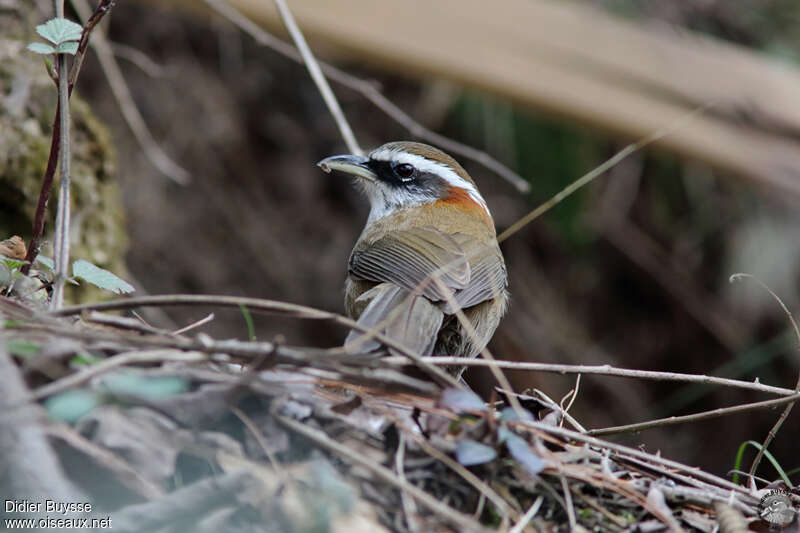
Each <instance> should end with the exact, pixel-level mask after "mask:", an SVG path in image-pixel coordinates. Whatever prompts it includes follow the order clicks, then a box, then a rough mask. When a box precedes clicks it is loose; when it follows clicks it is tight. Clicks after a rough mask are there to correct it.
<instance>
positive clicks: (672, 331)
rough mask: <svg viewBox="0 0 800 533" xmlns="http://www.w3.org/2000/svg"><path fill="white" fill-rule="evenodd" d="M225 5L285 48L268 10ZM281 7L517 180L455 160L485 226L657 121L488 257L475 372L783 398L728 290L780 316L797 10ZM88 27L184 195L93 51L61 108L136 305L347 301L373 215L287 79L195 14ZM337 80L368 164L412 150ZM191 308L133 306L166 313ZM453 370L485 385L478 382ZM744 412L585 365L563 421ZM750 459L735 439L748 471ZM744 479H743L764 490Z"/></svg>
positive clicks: (786, 457) (793, 457) (732, 434)
mask: <svg viewBox="0 0 800 533" xmlns="http://www.w3.org/2000/svg"><path fill="white" fill-rule="evenodd" d="M48 4H49V3H48V2H42V5H43V13H47V16H50V15H49V11H47V10H48V9H49V8H48ZM212 4H213V2H212ZM230 5H231V6H234V7H236V8H237V9H239V10H240V11H241V13H242V14H244V15H245V16H247V17H248V18H249V19H250V20H252V21H254V22H256V23H257V24H260V25H262V26H263V27H265V28H266V29H267V30H268V31H270V32H273V33H275V34H276V35H278V36H280V37H282V38H285V34H284V33H283V31H282V30H281V23H280V21H279V19H278V18H277V16H276V14H275V12H274V8H273V6H272V3H271V2H256V1H246V0H236V1H231V2H230ZM289 6H290V7H291V8H292V10H293V11H294V13H295V16H296V17H297V20H298V23H299V25H300V27H301V28H303V30H304V31H305V32H306V35H307V37H308V40H309V43H310V45H311V47H312V49H313V50H314V51H315V53H316V54H317V55H318V57H320V58H321V59H324V60H326V61H329V62H331V63H333V64H335V65H337V66H338V67H339V68H341V69H343V70H344V71H346V72H348V73H350V74H353V75H356V76H359V77H361V78H364V79H366V80H371V82H374V83H375V84H376V86H379V87H380V89H381V90H382V92H383V93H384V94H385V95H386V96H387V97H388V98H389V99H390V100H391V101H393V102H395V103H396V104H397V105H398V106H399V107H400V108H401V109H402V110H403V111H405V112H406V113H408V114H409V115H411V116H412V117H413V118H414V119H415V120H417V121H418V122H419V123H420V124H422V125H424V126H426V127H428V128H431V129H432V130H434V131H436V132H439V133H442V134H444V135H447V136H449V137H451V138H453V139H455V140H458V141H461V142H464V143H467V144H469V145H471V146H474V147H476V148H479V149H481V150H484V151H486V152H487V153H489V154H490V155H492V156H493V157H495V158H496V159H498V160H499V161H501V162H502V163H504V164H505V165H508V166H509V167H510V168H511V169H513V170H515V171H516V172H518V173H519V174H520V175H521V176H523V177H524V178H525V179H526V180H528V181H529V182H530V185H531V190H530V192H529V193H526V194H523V193H520V192H519V191H518V190H517V189H516V188H515V187H513V186H512V185H510V184H509V183H508V182H506V181H504V180H503V179H501V178H500V177H498V176H497V175H496V174H495V173H493V172H491V171H490V170H488V169H486V168H485V167H483V166H481V165H480V164H478V163H475V162H474V161H470V160H468V159H466V158H464V157H463V156H458V155H456V154H453V155H454V156H455V157H456V158H457V159H458V160H459V161H460V162H461V163H463V165H464V166H465V167H466V168H467V170H468V171H469V172H470V174H471V176H472V177H473V178H474V179H475V180H476V181H477V182H478V184H479V186H480V189H481V191H482V193H483V194H484V196H485V198H486V199H487V201H488V204H489V207H490V209H491V210H492V213H493V214H494V217H495V222H496V224H497V227H498V230H500V231H502V230H503V229H505V228H507V227H509V226H510V225H511V224H512V223H513V222H514V221H516V220H517V219H518V218H519V217H521V216H523V215H524V214H526V213H527V212H528V211H530V210H531V209H533V208H534V207H535V206H536V205H538V204H539V203H541V202H543V201H545V200H547V199H548V198H549V197H550V196H552V195H553V194H554V193H556V192H557V191H559V190H560V189H562V188H563V187H564V186H566V185H567V184H569V183H570V182H572V181H574V180H575V179H577V178H578V177H580V176H581V175H582V174H584V173H586V172H588V171H590V170H591V169H592V168H594V167H596V166H597V165H599V164H600V163H602V162H603V161H604V160H605V159H607V158H608V157H610V156H612V155H613V154H614V153H616V152H617V151H619V150H620V149H622V148H623V147H624V146H625V145H627V144H628V143H629V142H632V141H635V140H638V139H640V138H641V137H643V136H645V135H648V134H650V133H652V132H653V131H656V130H659V129H666V130H669V129H671V128H672V129H674V130H675V131H674V132H673V133H671V134H670V135H668V136H667V137H665V138H664V139H663V140H662V141H660V142H658V143H656V144H655V145H654V146H653V147H649V148H648V149H646V150H644V151H641V152H637V153H635V154H633V155H632V156H630V157H628V158H627V159H625V160H624V161H622V162H621V163H619V164H618V165H616V166H615V167H614V168H613V169H612V170H611V171H609V172H608V173H607V174H605V175H603V176H602V177H600V178H599V179H598V180H596V181H595V182H594V183H592V184H591V185H589V186H588V187H585V188H584V189H582V190H581V191H580V192H578V193H577V194H576V195H574V196H573V197H571V198H570V199H568V200H567V201H565V202H563V203H562V204H560V205H558V206H557V207H556V208H554V209H553V210H551V211H549V212H548V213H547V214H546V215H544V216H543V217H541V218H539V219H537V220H536V221H535V222H533V223H532V224H530V225H529V226H527V227H525V228H524V229H523V230H521V231H520V232H518V233H517V234H515V235H514V236H512V237H511V238H509V239H508V240H507V241H505V242H504V243H503V246H502V248H503V252H504V254H505V257H506V262H507V265H508V268H509V276H510V290H511V294H512V300H511V307H510V311H509V314H508V315H507V317H506V318H505V319H504V321H503V322H502V324H501V326H500V329H499V330H498V331H497V334H496V335H495V338H494V340H493V341H492V343H491V345H490V348H491V350H492V352H493V353H494V355H495V356H496V357H497V358H501V359H512V360H520V361H539V362H558V363H575V364H578V363H591V364H604V363H608V364H612V365H617V366H621V367H630V368H637V369H648V370H669V371H675V372H686V373H701V374H709V375H716V376H724V377H731V378H737V379H743V380H753V379H756V378H757V379H759V380H760V381H762V382H764V383H768V384H772V385H777V386H782V387H787V388H791V387H794V384H795V382H796V380H797V374H798V371H800V364H799V362H800V354H799V353H798V350H797V341H796V340H794V339H793V337H792V336H791V335H790V330H789V327H788V325H789V324H788V322H787V319H786V316H785V315H784V314H783V313H782V312H781V310H780V308H779V306H778V305H777V304H776V302H775V301H774V300H773V299H772V298H771V297H770V296H769V295H768V294H767V293H766V292H765V291H764V290H763V289H761V288H759V287H758V286H757V284H755V283H753V282H747V281H745V282H738V283H734V284H731V283H729V281H728V279H729V276H730V275H731V274H733V273H736V272H747V273H750V274H753V275H754V276H757V277H758V278H759V279H761V280H762V281H763V282H765V283H766V284H767V285H769V286H770V287H771V288H772V289H773V290H774V291H775V292H776V293H777V294H778V295H779V296H780V297H781V298H782V299H783V300H784V302H785V303H786V305H787V306H788V307H789V308H790V309H791V310H793V311H794V312H795V313H798V312H800V311H798V310H799V309H800V305H798V304H799V303H800V302H799V301H798V295H799V294H800V292H798V290H799V289H800V283H799V282H800V210H798V205H800V204H799V203H798V199H799V198H800V150H798V148H800V141H798V139H800V70H798V66H800V4H798V3H797V2H794V1H790V0H742V1H740V2H736V3H732V2H729V1H727V0H674V1H671V2H662V1H656V0H652V1H647V0H639V1H637V0H585V1H574V2H560V1H558V2H556V1H554V2H543V1H532V0H513V1H512V0H508V1H505V2H495V3H486V2H480V1H477V0H474V1H463V2H456V1H445V0H442V1H440V2H422V1H421V0H420V1H416V0H415V1H411V0H409V1H408V2H402V3H399V2H372V1H368V0H346V1H342V2H323V1H322V0H291V1H290V2H289ZM104 26H106V29H107V32H108V37H109V40H110V42H111V43H112V49H113V50H114V52H115V56H116V59H117V61H118V63H119V66H120V68H121V71H122V74H123V76H124V79H125V80H126V82H127V84H128V86H129V88H130V91H131V94H132V97H133V102H135V105H136V107H138V110H139V111H140V112H141V114H142V116H143V118H144V121H145V123H146V124H147V126H148V127H149V128H150V130H151V131H152V134H153V137H154V139H155V140H156V142H157V144H158V145H159V146H160V148H161V149H163V150H164V151H165V152H166V153H167V154H168V155H169V156H170V157H171V158H172V159H173V160H174V161H176V162H177V163H178V164H179V165H180V166H182V167H183V168H184V169H186V170H187V171H188V174H189V176H190V180H191V181H190V183H189V184H188V185H179V184H177V183H175V182H174V181H173V180H171V179H169V178H168V177H166V176H165V175H164V174H163V173H162V172H160V171H159V170H158V169H156V168H155V167H154V166H153V164H152V162H151V157H148V154H147V153H146V151H145V150H144V149H143V148H142V146H141V145H140V144H139V143H138V142H137V141H136V139H135V137H134V135H132V134H131V130H130V129H129V126H128V124H127V123H126V121H125V120H124V119H123V115H122V113H121V111H120V106H119V104H118V102H117V100H116V99H115V98H114V96H113V94H112V91H111V90H110V88H109V84H108V82H107V81H106V74H105V73H104V71H103V69H101V67H100V65H99V63H98V61H97V59H96V57H95V56H93V55H90V56H89V57H88V58H87V61H86V63H85V66H84V71H83V73H82V75H81V76H82V77H81V80H80V82H79V85H78V88H77V93H76V94H77V95H78V96H79V97H80V98H82V99H84V100H85V101H86V102H88V104H89V106H90V108H91V110H92V111H93V112H94V113H95V114H96V115H97V117H98V118H99V119H100V121H101V122H102V123H104V124H105V125H107V127H108V128H109V129H110V131H111V134H112V136H111V139H112V144H113V147H114V149H115V151H116V158H117V167H118V169H117V179H118V181H119V185H120V187H121V190H122V200H123V203H124V209H125V217H126V220H127V222H126V225H127V233H128V239H129V240H128V251H127V255H126V263H127V268H128V272H129V274H130V276H129V278H130V279H131V281H132V282H133V283H134V284H135V285H136V286H137V288H138V289H139V291H140V294H160V293H177V292H181V293H214V294H229V295H247V296H253V297H261V298H270V299H276V300H285V301H289V302H295V303H300V304H304V305H309V306H314V307H319V308H322V309H326V310H331V311H337V312H341V311H342V310H343V304H342V294H343V291H342V284H343V279H344V274H345V266H346V261H347V257H348V255H349V252H350V250H351V248H352V245H353V243H354V242H355V240H356V238H357V237H358V234H359V232H360V231H361V228H362V226H363V224H364V222H365V220H366V215H367V212H368V208H367V204H366V201H365V199H364V198H361V197H360V196H359V194H358V193H357V192H356V191H355V190H354V189H353V188H352V187H351V186H350V184H349V182H348V181H347V180H346V179H343V178H342V177H340V176H339V177H337V176H329V175H325V174H323V173H322V172H320V171H319V169H317V168H316V166H315V163H316V162H317V161H318V160H320V159H321V158H323V157H326V156H328V155H332V154H337V153H343V152H346V149H345V147H344V144H343V142H342V141H341V138H340V136H339V134H338V131H337V129H336V127H335V125H334V122H333V120H332V119H331V116H330V114H329V113H328V111H327V109H326V108H325V106H324V104H323V102H322V100H321V98H320V96H319V94H318V92H317V89H316V88H315V87H314V85H313V84H312V83H311V81H310V80H309V77H308V75H307V73H306V70H305V68H304V67H303V66H302V65H298V64H297V63H295V62H293V61H291V60H289V59H287V58H285V57H283V56H281V55H279V54H278V53H276V52H275V51H273V50H272V49H270V48H269V47H264V46H261V45H259V44H258V43H257V42H255V41H254V39H253V38H252V37H251V36H249V35H247V34H245V33H243V32H242V31H241V30H240V29H238V28H236V27H235V26H234V25H232V24H231V23H230V22H229V21H227V20H226V19H224V18H223V17H222V16H220V15H219V13H217V12H216V11H214V10H213V9H211V8H209V6H208V3H206V2H181V1H179V0H175V1H161V2H147V1H124V2H118V3H117V5H116V7H115V8H114V10H113V12H112V14H111V16H110V17H108V19H107V21H106V22H104ZM31 61H36V59H35V58H31ZM332 85H333V89H334V91H335V93H336V94H337V96H338V97H339V99H340V102H341V104H342V106H343V108H344V112H345V114H346V116H347V117H348V119H349V121H350V122H351V124H352V126H353V129H354V131H355V133H356V136H357V137H358V139H359V141H360V143H361V144H362V145H363V146H364V147H365V148H366V149H370V148H373V147H375V146H377V145H380V144H382V143H384V142H386V141H390V140H399V139H411V138H414V137H413V136H412V135H411V134H410V133H409V132H408V131H407V130H406V129H404V128H403V127H402V126H400V125H399V124H398V123H397V122H395V121H394V120H392V119H391V118H389V117H388V116H386V114H384V113H383V112H381V111H380V110H378V109H377V108H376V107H375V106H374V105H372V104H371V103H370V102H369V101H367V100H366V99H365V98H364V97H363V96H362V95H360V94H359V93H358V92H356V91H353V90H351V89H348V88H344V87H342V86H341V85H337V84H336V83H332ZM699 108H702V109H703V110H702V112H701V113H700V114H697V115H695V116H694V117H693V118H690V119H687V115H689V114H691V113H692V112H693V111H696V110H697V109H699ZM208 312H209V311H208V310H201V309H196V308H194V309H175V310H169V311H168V313H169V314H168V315H166V314H163V315H159V314H154V312H152V311H151V312H150V314H149V315H147V316H148V318H149V319H150V320H152V321H153V322H155V323H158V324H159V325H168V324H174V325H178V326H180V325H185V324H187V323H189V322H191V321H193V320H197V319H199V318H201V317H202V316H204V315H205V314H207V313H208ZM214 312H215V314H216V318H215V320H214V321H213V322H211V323H210V324H208V325H207V326H205V327H204V331H206V332H207V333H209V334H211V335H214V336H217V337H239V338H244V337H245V336H246V334H247V329H246V325H245V321H244V320H243V318H242V316H241V314H240V313H238V312H232V311H231V312H225V311H220V310H214ZM256 328H257V329H256V331H257V335H258V337H259V338H261V339H266V340H271V339H273V338H275V336H276V335H283V336H284V337H285V338H286V340H287V342H288V343H294V344H305V345H316V346H332V345H335V344H337V343H340V342H341V341H342V339H343V337H344V335H345V332H344V331H343V330H342V329H340V328H337V327H334V326H333V325H330V324H327V323H321V322H310V321H305V322H304V321H298V320H288V319H278V318H274V317H263V316H261V317H256ZM510 377H511V378H512V381H513V382H514V384H515V386H516V387H517V389H518V390H523V389H526V388H534V387H535V388H538V389H541V390H543V391H544V392H545V393H547V394H548V395H549V396H551V397H552V398H554V399H556V400H557V401H558V400H559V399H560V398H561V397H563V396H564V395H565V394H567V393H568V392H569V391H570V389H572V388H573V387H574V383H575V382H574V376H572V377H570V376H560V375H553V374H538V373H537V374H534V373H529V372H526V373H514V372H512V373H510ZM468 379H469V380H470V382H471V383H472V384H473V385H474V386H475V387H476V388H478V389H479V390H481V391H483V392H486V391H488V390H490V388H491V384H492V382H491V380H490V379H489V378H488V377H487V376H486V375H485V374H483V373H481V372H470V373H468ZM759 399H765V398H764V397H763V396H762V395H757V394H750V393H746V392H741V391H733V390H726V389H720V388H712V387H704V386H687V385H681V384H674V383H656V382H644V381H638V380H630V379H626V380H623V379H619V378H609V377H599V376H585V377H584V378H583V379H582V382H581V386H580V392H579V394H578V397H577V399H576V401H575V403H574V405H573V407H572V411H571V412H572V414H573V415H574V416H575V417H576V418H577V419H578V420H579V421H580V422H581V423H582V424H583V425H585V426H587V427H604V426H609V425H619V424H626V423H632V422H637V421H642V420H646V419H649V418H653V417H660V416H668V415H680V414H687V413H691V412H696V411H699V410H704V409H712V408H716V407H722V406H726V405H731V404H733V403H743V402H746V401H757V400H759ZM778 414H779V410H774V411H756V412H750V413H748V414H741V415H736V416H730V417H727V418H720V419H714V420H709V421H704V422H700V423H694V424H686V425H681V426H675V427H672V428H668V429H666V430H652V431H647V432H644V433H641V434H636V435H627V436H619V437H612V439H613V440H617V441H619V442H624V443H626V444H631V445H642V446H644V447H645V449H647V450H650V451H655V450H659V449H660V450H661V451H662V452H663V454H664V455H665V456H668V457H670V458H674V459H677V460H681V461H685V462H688V463H689V464H696V465H699V466H702V467H705V468H707V469H710V470H712V471H714V472H716V473H719V474H722V475H724V474H725V473H726V472H727V471H728V470H730V469H731V468H733V466H734V458H735V455H736V451H737V449H738V447H739V446H740V444H741V443H742V442H744V441H747V440H750V439H752V440H756V441H758V442H761V441H762V440H763V438H764V437H765V436H766V434H767V432H768V430H769V428H770V427H771V426H772V425H773V423H774V422H775V420H776V418H777V416H778ZM798 416H800V413H797V412H793V413H792V416H791V417H790V418H789V420H788V421H787V423H786V424H785V425H784V427H783V429H782V430H781V432H780V433H779V435H778V437H777V439H776V441H775V442H774V444H773V445H772V447H771V451H772V452H773V453H774V454H775V456H776V457H777V458H778V460H779V461H780V462H781V464H782V466H783V467H784V469H785V470H787V471H788V470H791V469H792V468H796V467H799V466H800V463H799V462H798V459H797V453H796V452H797V438H798V436H800V432H799V431H798V427H800V424H798ZM753 455H754V450H753V449H752V448H751V449H750V450H749V451H748V453H747V455H746V458H747V459H746V460H745V469H746V467H748V466H749V463H750V460H751V459H752V456H753ZM762 465H763V466H762V467H761V469H760V470H759V472H760V474H761V475H762V476H763V477H766V478H768V479H775V478H777V475H776V473H775V472H774V470H772V469H771V467H769V466H768V465H766V462H762ZM797 479H798V476H797V475H796V474H795V475H794V476H793V480H794V481H795V482H796V480H797Z"/></svg>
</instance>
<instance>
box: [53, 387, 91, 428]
mask: <svg viewBox="0 0 800 533" xmlns="http://www.w3.org/2000/svg"><path fill="white" fill-rule="evenodd" d="M102 403H103V397H102V396H101V395H100V394H98V393H97V392H94V391H90V390H88V389H75V390H68V391H65V392H62V393H60V394H56V395H55V396H51V397H50V398H48V399H47V400H46V401H45V402H44V407H45V409H47V412H48V413H50V416H51V417H53V418H55V419H56V420H63V421H64V422H69V423H72V422H77V421H78V420H79V419H80V418H81V417H82V416H84V415H86V414H88V413H89V412H90V411H91V410H92V409H94V408H95V407H97V406H98V405H101V404H102Z"/></svg>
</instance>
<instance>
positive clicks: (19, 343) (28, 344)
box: [6, 339, 42, 357]
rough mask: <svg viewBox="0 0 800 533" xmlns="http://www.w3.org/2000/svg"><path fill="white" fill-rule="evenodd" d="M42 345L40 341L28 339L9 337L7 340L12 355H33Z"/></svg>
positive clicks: (7, 347)
mask: <svg viewBox="0 0 800 533" xmlns="http://www.w3.org/2000/svg"><path fill="white" fill-rule="evenodd" d="M41 348H42V347H41V345H40V344H39V343H38V342H33V341H26V340H23V339H8V340H7V341H6V350H8V353H10V354H11V355H16V356H17V357H33V356H34V355H36V354H38V353H39V350H41Z"/></svg>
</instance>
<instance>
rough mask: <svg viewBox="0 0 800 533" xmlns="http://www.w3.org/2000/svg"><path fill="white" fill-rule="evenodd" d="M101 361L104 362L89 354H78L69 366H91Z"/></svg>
mask: <svg viewBox="0 0 800 533" xmlns="http://www.w3.org/2000/svg"><path fill="white" fill-rule="evenodd" d="M100 361H102V359H100V358H99V357H97V356H95V355H92V354H90V353H89V352H78V353H77V354H76V355H75V357H73V358H72V359H71V360H70V362H69V364H70V365H72V366H91V365H94V364H96V363H99V362H100Z"/></svg>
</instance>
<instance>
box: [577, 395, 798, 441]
mask: <svg viewBox="0 0 800 533" xmlns="http://www.w3.org/2000/svg"><path fill="white" fill-rule="evenodd" d="M798 400H800V393H796V394H793V395H791V396H784V397H783V398H775V399H773V400H765V401H763V402H754V403H746V404H742V405H735V406H733V407H721V408H719V409H712V410H710V411H703V412H700V413H694V414H691V415H684V416H670V417H667V418H659V419H657V420H649V421H647V422H638V423H636V424H626V425H624V426H615V427H608V428H601V429H590V430H589V431H587V434H588V435H595V436H597V435H614V434H619V433H632V432H636V431H642V430H644V429H651V428H655V427H664V426H673V425H675V424H685V423H686V422H697V421H699V420H706V419H709V418H717V417H720V416H726V415H732V414H737V413H744V412H747V411H754V410H756V409H770V408H772V407H776V406H778V405H785V404H789V405H793V404H794V403H795V402H797V401H798Z"/></svg>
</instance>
